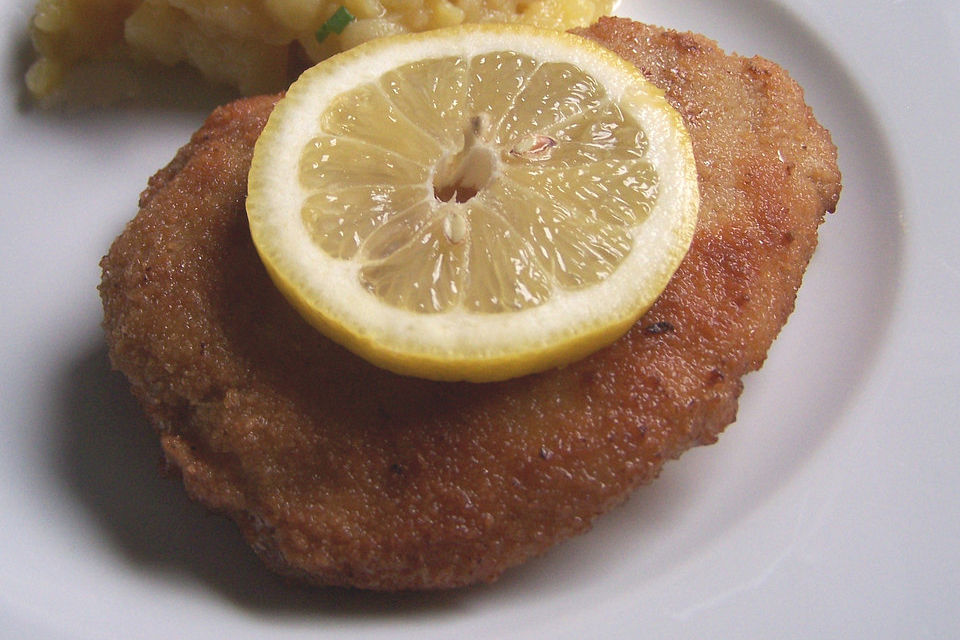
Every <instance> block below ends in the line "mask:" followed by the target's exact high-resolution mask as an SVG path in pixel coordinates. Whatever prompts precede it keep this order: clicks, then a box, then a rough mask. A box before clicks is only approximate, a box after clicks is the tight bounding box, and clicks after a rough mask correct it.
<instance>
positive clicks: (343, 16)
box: [317, 6, 356, 42]
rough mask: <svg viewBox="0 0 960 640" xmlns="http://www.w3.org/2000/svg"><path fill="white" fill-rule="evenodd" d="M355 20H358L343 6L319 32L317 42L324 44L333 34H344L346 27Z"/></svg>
mask: <svg viewBox="0 0 960 640" xmlns="http://www.w3.org/2000/svg"><path fill="white" fill-rule="evenodd" d="M354 20H356V18H354V17H353V15H352V14H351V13H350V12H349V11H347V8H346V7H344V6H341V7H340V8H339V9H337V10H336V11H335V12H334V13H333V15H332V16H330V19H329V20H327V21H326V22H324V23H323V26H321V27H320V28H319V29H318V30H317V42H323V40H324V39H325V38H326V37H327V36H328V35H330V34H331V33H343V30H344V29H345V28H346V26H347V25H348V24H350V23H351V22H353V21H354Z"/></svg>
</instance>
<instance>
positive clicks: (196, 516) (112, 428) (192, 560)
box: [55, 343, 463, 615]
mask: <svg viewBox="0 0 960 640" xmlns="http://www.w3.org/2000/svg"><path fill="white" fill-rule="evenodd" d="M64 373H65V378H64V379H63V380H62V381H61V388H62V390H63V393H62V395H61V398H60V403H61V405H60V421H61V427H62V428H61V431H60V436H61V438H62V440H61V441H60V442H59V449H56V450H55V452H56V454H57V456H56V460H55V463H56V465H57V471H58V472H59V473H60V475H61V476H62V478H63V480H64V481H65V484H66V485H67V486H68V487H69V489H70V490H71V491H72V493H73V494H74V495H75V496H76V497H77V498H78V500H79V501H80V502H81V504H83V506H84V507H86V508H87V509H88V510H89V511H90V512H91V513H92V514H93V516H94V517H95V519H96V521H97V522H98V523H99V524H100V525H101V526H102V528H103V530H104V531H105V532H106V534H107V535H108V536H109V537H110V538H111V540H112V542H113V543H114V545H115V547H116V549H117V551H118V553H119V554H120V556H121V557H122V559H123V560H124V561H125V562H127V563H129V564H130V565H131V566H132V567H133V569H134V570H147V571H153V572H157V573H159V574H163V575H166V576H171V579H172V580H173V581H181V582H188V581H190V580H191V579H196V580H198V581H200V582H201V583H205V584H206V585H209V586H211V587H213V588H214V589H215V590H216V591H218V592H220V593H221V594H223V595H225V596H226V597H228V598H229V599H230V600H232V601H233V602H235V603H237V604H239V605H241V606H244V607H247V608H251V609H255V610H261V611H264V612H267V611H277V612H279V611H303V612H307V611H310V612H316V613H322V614H333V613H336V614H338V615H351V614H358V613H362V614H374V613H396V612H397V611H398V610H403V611H406V612H410V613H415V612H420V611H424V610H432V609H441V610H442V609H444V608H447V607H450V606H454V605H456V603H457V601H458V600H459V599H460V597H461V596H460V595H459V594H462V593H463V592H449V593H421V594H418V593H409V594H406V593H401V594H380V593H371V592H364V591H359V590H351V589H323V588H315V587H308V586H301V585H298V584H294V583H292V582H290V581H288V580H285V579H284V578H282V577H280V576H277V575H275V574H273V573H272V572H270V571H269V570H268V569H267V568H266V567H265V566H264V565H262V564H261V563H260V561H259V559H258V558H257V557H256V556H255V555H254V553H253V552H252V551H251V550H250V548H249V547H248V546H247V545H246V543H245V542H244V541H243V539H242V538H241V536H240V534H239V532H238V531H237V529H236V527H235V526H234V524H233V522H232V521H230V520H228V519H227V518H224V517H222V516H219V515H215V514H211V513H209V512H207V511H206V510H205V509H203V508H202V507H200V506H199V505H196V504H194V503H193V502H191V501H190V500H189V498H187V496H186V493H185V492H184V491H183V489H182V487H181V485H180V482H179V480H176V479H169V478H166V477H164V476H162V475H161V473H160V470H159V468H160V462H161V455H162V454H161V452H160V446H159V441H158V439H157V438H156V437H155V436H154V432H153V428H152V427H151V426H150V424H149V423H148V422H147V420H146V418H145V417H144V415H143V413H142V411H141V410H140V407H139V406H138V404H137V401H136V400H135V398H134V397H133V396H132V394H131V393H130V390H129V387H128V385H127V382H126V380H125V379H124V377H123V376H122V375H121V374H119V373H117V372H116V371H112V370H111V369H110V365H109V362H108V359H107V352H106V345H104V344H102V343H101V344H99V345H97V346H96V348H93V349H90V350H89V351H88V352H87V353H84V354H81V357H80V358H79V359H78V360H77V361H75V362H74V363H73V366H72V368H71V369H69V370H67V371H65V372H64Z"/></svg>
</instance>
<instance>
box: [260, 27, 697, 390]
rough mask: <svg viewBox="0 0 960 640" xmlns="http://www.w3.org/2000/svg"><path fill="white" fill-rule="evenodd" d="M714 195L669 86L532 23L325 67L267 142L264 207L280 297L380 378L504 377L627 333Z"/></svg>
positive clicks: (336, 60) (404, 41)
mask: <svg viewBox="0 0 960 640" xmlns="http://www.w3.org/2000/svg"><path fill="white" fill-rule="evenodd" d="M698 203H699V195H698V190H697V176H696V167H695V164H694V159H693V152H692V148H691V146H690V139H689V136H688V134H687V132H686V130H685V128H684V126H683V123H682V121H681V118H680V116H679V114H678V113H677V112H676V111H675V110H674V109H673V108H671V107H670V105H669V104H668V103H667V102H666V100H665V99H664V97H663V93H662V92H661V91H660V90H659V89H657V88H655V87H654V86H653V85H651V84H650V83H649V82H648V81H646V80H645V79H644V77H643V75H642V73H641V72H640V71H639V70H638V69H636V68H635V67H634V66H633V65H631V64H629V63H627V62H625V61H624V60H622V59H621V58H620V57H618V56H616V55H615V54H613V53H611V52H609V51H607V50H606V49H603V48H602V47H600V46H599V45H596V44H594V43H592V42H590V41H588V40H586V39H583V38H580V37H578V36H574V35H569V34H565V33H561V32H555V31H547V30H539V29H534V28H529V27H521V26H516V25H470V26H462V27H456V28H452V29H444V30H439V31H432V32H428V33H420V34H412V35H404V36H397V37H391V38H384V39H380V40H376V41H373V42H370V43H367V44H365V45H361V46H360V47H357V48H355V49H352V50H350V51H348V52H346V53H343V54H340V55H337V56H335V57H333V58H331V59H329V60H327V61H325V62H322V63H320V64H319V65H317V66H315V67H313V68H311V69H309V70H307V71H306V72H305V73H304V74H303V76H301V78H300V79H299V80H298V81H297V82H295V83H294V84H293V86H291V87H290V90H289V91H288V93H287V95H286V97H285V98H284V99H283V100H282V101H281V102H280V103H279V104H278V105H277V107H276V109H275V110H274V112H273V114H272V115H271V117H270V119H269V121H268V123H267V126H266V128H265V129H264V131H263V134H262V135H261V137H260V139H259V140H258V142H257V145H256V149H255V152H254V158H253V164H252V167H251V170H250V175H249V196H248V199H247V213H248V217H249V221H250V231H251V234H252V237H253V241H254V243H255V245H256V247H257V250H258V251H259V253H260V256H261V259H262V260H263V262H264V264H265V265H266V268H267V270H268V272H269V273H270V275H271V277H272V278H273V280H274V282H275V283H276V285H277V287H278V288H279V289H280V290H281V291H282V292H283V293H284V294H285V295H286V296H287V298H288V299H289V300H290V301H291V302H292V304H293V305H294V306H295V307H296V308H297V309H298V310H299V311H300V312H301V313H302V315H303V316H304V317H305V318H306V319H307V320H308V321H309V322H311V323H312V324H314V325H315V326H316V327H317V328H318V329H319V330H321V331H322V332H324V333H325V334H326V335H328V336H329V337H330V338H332V339H333V340H335V341H337V342H339V343H341V344H342V345H344V346H346V347H347V348H349V349H350V350H352V351H354V352H355V353H357V354H359V355H360V356H362V357H364V358H366V359H367V360H369V361H371V362H373V363H374V364H377V365H379V366H381V367H384V368H387V369H389V370H392V371H395V372H397V373H402V374H408V375H416V376H420V377H426V378H431V379H437V380H471V381H492V380H501V379H505V378H509V377H514V376H520V375H524V374H527V373H532V372H536V371H541V370H544V369H547V368H550V367H554V366H558V365H562V364H565V363H569V362H571V361H573V360H575V359H578V358H581V357H583V356H585V355H587V354H589V353H590V352H592V351H595V350H597V349H599V348H601V347H603V346H605V345H607V344H609V343H611V342H612V341H614V340H615V339H616V338H617V337H619V336H621V335H622V334H623V333H624V332H625V331H626V330H627V329H628V328H629V327H630V326H631V325H632V324H633V323H634V322H635V321H636V320H637V318H638V317H639V316H640V315H641V314H642V313H643V312H644V311H645V310H646V309H647V308H648V307H649V306H650V305H651V304H652V303H653V302H654V301H655V299H656V298H657V296H658V295H659V294H660V292H661V291H662V290H663V288H664V287H665V286H666V284H667V282H668V280H669V279H670V277H671V275H672V274H673V272H674V271H675V270H676V268H677V267H678V265H679V264H680V262H681V260H682V259H683V256H684V255H685V254H686V251H687V249H688V248H689V245H690V241H691V238H692V236H693V231H694V226H695V224H696V218H697V208H698Z"/></svg>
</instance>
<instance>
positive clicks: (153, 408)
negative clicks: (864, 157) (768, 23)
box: [100, 19, 840, 590]
mask: <svg viewBox="0 0 960 640" xmlns="http://www.w3.org/2000/svg"><path fill="white" fill-rule="evenodd" d="M580 33H581V34H582V35H584V36H585V37H588V38H592V39H594V40H597V41H599V42H601V43H602V44H604V45H605V46H607V47H609V48H610V49H612V50H614V51H616V52H617V53H619V54H620V55H621V56H623V57H625V58H627V59H628V60H630V61H632V62H633V63H634V64H636V65H637V66H638V67H640V68H641V69H642V70H643V72H644V73H645V74H646V75H647V77H648V78H649V79H650V80H651V81H653V82H654V83H655V84H657V85H659V86H660V87H662V88H664V89H665V90H666V93H667V96H668V99H669V100H670V101H671V102H672V103H673V104H674V106H676V108H677V109H678V110H679V111H680V112H681V114H682V115H683V117H684V120H685V121H686V124H687V126H688V127H689V131H690V135H691V137H692V140H693V147H694V153H695V155H696V159H697V166H698V170H699V176H700V190H701V205H700V220H699V223H698V228H697V231H696V234H695V237H694V240H693V244H692V247H691V249H690V252H689V254H688V255H687V257H686V259H685V260H684V261H683V263H682V265H681V266H680V269H679V270H678V271H677V272H676V274H675V275H674V277H673V279H672V280H671V282H670V284H669V285H668V287H667V288H666V290H665V291H664V292H663V294H662V295H661V296H660V298H659V300H658V301H657V302H656V304H655V305H654V306H653V307H652V308H651V309H650V310H649V312H648V313H647V314H646V315H645V316H643V317H642V318H641V319H640V321H639V322H638V323H637V324H636V325H635V326H634V327H633V328H632V329H631V330H630V331H629V332H628V333H627V334H626V335H625V336H624V337H623V338H621V339H620V340H618V341H617V342H615V343H614V344H613V345H612V346H610V347H608V348H606V349H604V350H602V351H600V352H597V353H595V354H593V355H591V356H589V357H587V358H585V359H583V360H581V361H579V362H576V363H574V364H572V365H569V366H566V367H564V368H561V369H556V370H552V371H548V372H545V373H542V374H538V375H533V376H528V377H524V378H519V379H514V380H509V381H506V382H502V383H495V384H469V383H438V382H430V381H426V380H420V379H415V378H408V377H401V376H397V375H394V374H391V373H388V372H386V371H384V370H381V369H378V368H376V367H374V366H372V365H370V364H368V363H366V362H365V361H363V360H361V359H359V358H357V357H356V356H354V355H352V354H351V353H349V352H347V351H346V350H344V349H342V348H341V347H339V346H337V345H335V344H333V343H332V342H330V341H329V340H327V339H326V338H325V337H323V336H322V335H321V334H320V333H318V332H317V331H316V330H314V329H313V328H311V327H310V326H309V325H308V324H306V322H304V321H303V320H302V319H301V318H300V316H298V315H297V313H296V312H295V311H294V310H293V309H292V308H291V307H290V306H289V305H288V303H287V302H286V301H285V300H284V298H283V297H282V296H281V295H280V294H279V293H278V292H277V290H276V289H275V288H274V286H273V285H272V284H271V282H270V279H269V277H268V276H267V274H266V272H265V270H264V267H263V266H262V264H261V262H260V261H259V259H258V257H257V253H256V251H255V250H254V247H253V245H252V244H251V241H250V236H249V231H248V228H247V220H246V214H245V210H244V200H245V195H246V176H247V170H248V168H249V164H250V157H251V153H252V149H253V145H254V142H255V141H256V139H257V136H258V134H259V132H260V131H261V129H262V127H263V125H264V123H265V121H266V119H267V117H268V115H269V114H270V111H271V109H272V107H273V105H274V104H275V101H276V100H277V97H257V98H250V99H245V100H241V101H239V102H235V103H233V104H230V105H227V106H224V107H221V108H219V109H217V110H216V111H215V112H214V113H213V114H212V115H211V116H210V117H209V119H208V120H207V121H206V123H205V124H204V125H203V127H202V128H201V129H200V130H199V131H198V132H197V133H196V134H195V135H194V136H193V137H192V139H191V140H190V142H189V144H187V145H186V146H184V147H183V148H182V149H181V150H180V152H179V153H178V154H177V156H176V158H175V159H174V160H173V161H172V162H171V163H170V165H168V166H167V167H166V168H164V169H163V170H161V171H160V172H159V173H158V174H157V175H155V176H154V177H153V178H152V179H151V180H150V182H149V186H148V188H147V189H146V190H145V191H144V193H143V195H142V197H141V201H140V207H141V208H140V212H139V214H138V215H137V216H136V218H135V219H134V220H133V221H132V222H131V223H130V224H129V225H128V226H127V228H126V229H125V230H124V232H123V234H122V235H121V236H120V237H119V238H118V239H117V240H116V242H115V243H114V244H113V246H112V248H111V249H110V252H109V254H108V255H107V256H106V257H105V258H104V259H103V261H102V268H103V281H102V284H101V287H100V293H101V296H102V300H103V306H104V312H105V320H104V326H105V329H106V334H107V342H108V345H109V351H110V357H111V360H112V362H113V364H114V365H115V366H116V367H117V368H118V369H120V370H121V371H123V373H124V374H126V376H127V377H128V378H129V380H130V384H131V386H132V389H133V392H134V393H135V394H136V395H137V397H138V398H139V400H140V402H141V403H142V405H143V407H144V408H145V410H146V413H147V415H148V416H149V419H150V421H151V422H152V424H153V425H154V426H155V427H156V429H157V432H158V433H159V436H160V442H161V445H162V449H163V453H164V456H165V459H166V461H167V463H168V466H169V468H170V469H171V470H175V471H178V472H179V474H180V476H181V477H182V479H183V483H184V485H185V487H186V490H187V492H188V493H189V495H190V496H191V497H192V498H194V499H195V500H197V501H199V502H200V503H202V504H204V505H206V506H207V507H209V508H210V509H213V510H215V511H218V512H221V513H223V514H226V515H227V516H229V517H230V518H232V519H233V520H235V521H236V523H237V524H238V525H239V528H240V531H241V532H242V534H243V535H244V536H245V537H246V539H247V540H248V541H249V543H250V544H251V545H252V546H253V549H254V550H255V551H256V552H257V554H259V555H260V556H261V557H262V558H263V560H264V561H265V562H266V563H267V564H268V565H269V566H270V567H272V568H273V569H275V570H277V571H279V572H281V573H284V574H287V575H290V576H294V577H296V578H300V579H303V580H307V581H310V582H314V583H318V584H329V585H351V586H356V587H362V588H369V589H382V590H392V589H431V588H446V587H456V586H461V585H467V584H470V583H474V582H478V581H491V580H494V579H495V578H497V577H498V576H499V575H500V574H501V573H502V572H503V571H504V570H505V569H507V568H509V567H512V566H514V565H517V564H519V563H521V562H523V561H524V560H526V559H528V558H530V557H532V556H536V555H538V554H541V553H543V552H544V551H546V550H547V549H548V548H550V547H552V546H553V545H555V544H556V543H558V542H559V541H561V540H563V539H565V538H568V537H570V536H573V535H575V534H578V533H582V532H584V531H585V530H587V529H588V528H589V527H590V525H591V523H592V522H593V521H594V519H595V518H596V517H597V516H598V515H600V514H601V513H603V512H604V511H607V510H608V509H610V508H611V507H613V506H615V505H617V504H619V503H621V502H622V501H623V500H624V499H625V498H626V497H627V496H628V495H629V494H630V492H631V491H633V490H634V489H636V488H637V487H638V486H639V485H642V484H644V483H647V482H650V481H651V480H653V479H654V478H655V477H656V476H657V474H658V473H659V472H660V470H661V468H662V466H663V464H664V463H665V462H666V461H667V460H670V459H672V458H676V457H677V456H679V455H680V454H681V453H682V452H684V451H685V450H687V449H688V448H690V447H692V446H695V445H703V444H709V443H712V442H714V441H715V440H716V438H717V435H718V434H719V433H720V432H721V431H722V430H723V429H724V428H725V427H726V426H727V425H728V424H729V423H730V422H732V421H733V420H734V419H735V417H736V412H737V399H738V397H739V395H740V392H741V389H742V383H741V378H742V376H743V375H744V374H746V373H748V372H750V371H753V370H755V369H757V368H759V367H760V366H761V364H762V363H763V361H764V358H765V356H766V353H767V350H768V348H769V347H770V344H771V343H772V341H773V340H774V338H775V337H776V336H777V334H778V332H779V331H780V329H781V327H782V326H783V324H784V323H785V322H786V320H787V317H788V316H789V315H790V313H791V311H792V309H793V306H794V300H795V297H796V293H797V289H798V287H799V286H800V283H801V278H802V275H803V272H804V270H805V268H806V266H807V263H808V261H809V260H810V257H811V255H812V254H813V251H814V248H815V246H816V244H817V228H818V226H819V224H820V223H821V222H822V221H823V219H824V214H825V213H826V212H827V211H832V210H834V208H835V206H836V204H837V199H838V197H839V192H840V175H839V172H838V169H837V164H836V149H835V147H834V145H833V143H832V142H831V139H830V135H829V133H828V132H827V131H826V130H825V129H824V128H823V127H821V126H820V125H819V124H818V123H817V121H816V120H815V119H814V116H813V113H812V112H811V109H810V108H809V107H808V106H807V105H806V104H805V102H804V97H803V92H802V91H801V89H800V87H799V86H797V84H796V83H795V82H794V81H793V80H791V79H790V78H789V76H788V75H787V74H786V72H784V71H783V70H782V69H781V68H779V67H778V66H777V65H775V64H773V63H771V62H769V61H766V60H763V59H760V58H742V57H737V56H728V55H725V54H724V53H723V52H722V51H721V50H720V49H719V48H718V47H717V46H716V44H715V43H713V42H712V41H710V40H708V39H707V38H705V37H702V36H699V35H694V34H689V33H676V32H673V31H668V30H664V29H661V28H657V27H652V26H647V25H644V24H640V23H637V22H632V21H630V20H625V19H604V20H601V21H600V22H599V23H598V24H596V25H594V26H592V27H590V28H588V29H585V30H583V31H581V32H580ZM771 428H773V425H771ZM642 525H643V523H640V526H642Z"/></svg>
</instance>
